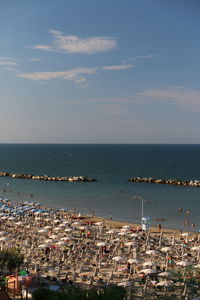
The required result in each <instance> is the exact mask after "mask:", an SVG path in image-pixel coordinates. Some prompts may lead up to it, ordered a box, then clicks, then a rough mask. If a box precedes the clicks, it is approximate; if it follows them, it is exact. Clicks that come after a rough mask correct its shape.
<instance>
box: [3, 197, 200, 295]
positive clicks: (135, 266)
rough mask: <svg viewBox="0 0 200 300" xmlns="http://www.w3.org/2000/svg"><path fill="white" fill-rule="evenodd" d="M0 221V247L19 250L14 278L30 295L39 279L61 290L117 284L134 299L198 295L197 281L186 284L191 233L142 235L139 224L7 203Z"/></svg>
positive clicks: (194, 253)
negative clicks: (20, 255) (19, 270)
mask: <svg viewBox="0 0 200 300" xmlns="http://www.w3.org/2000/svg"><path fill="white" fill-rule="evenodd" d="M0 222H1V231H0V248H1V250H3V249H9V248H12V247H13V248H14V247H20V248H21V251H22V253H23V254H24V266H22V268H23V269H24V270H26V271H27V275H24V277H23V276H19V277H17V280H18V281H20V284H21V285H20V286H23V284H24V285H27V284H28V288H29V289H30V291H31V287H32V285H34V284H36V282H37V284H39V283H41V281H42V282H43V283H45V284H47V285H48V284H51V285H52V284H53V285H60V286H62V287H67V286H68V285H73V286H81V287H87V288H101V287H102V286H105V285H110V284H117V285H119V286H124V287H125V288H126V289H127V290H128V292H129V293H130V294H131V295H132V296H135V297H136V296H138V297H142V296H144V295H148V294H149V295H151V294H152V295H154V296H155V295H161V296H162V295H164V293H167V292H168V293H169V294H170V295H177V293H178V295H179V296H180V295H182V294H184V293H186V290H187V293H190V294H191V295H193V294H194V295H197V294H198V289H197V288H195V284H196V285H197V284H198V283H194V284H193V285H194V286H193V285H192V286H191V282H192V279H194V280H198V278H199V268H200V264H199V254H200V235H199V234H197V233H191V232H181V231H177V230H172V229H166V228H165V229H164V228H162V229H160V230H158V228H157V227H151V228H150V231H142V230H141V226H140V225H139V224H133V223H126V222H118V221H115V220H109V219H104V218H100V217H96V216H85V215H82V214H81V213H79V212H77V211H66V210H64V209H52V208H47V207H42V206H41V204H40V203H34V202H21V203H17V202H13V201H11V200H8V199H1V201H0ZM162 273H164V275H163V274H162ZM191 278H192V279H191ZM10 280H13V277H12V279H10ZM194 280H193V281H194ZM8 286H9V289H10V292H12V287H11V285H9V281H8ZM168 287H170V288H168ZM174 297H175V296H174ZM174 299H176V298H174ZM177 299H179V298H177Z"/></svg>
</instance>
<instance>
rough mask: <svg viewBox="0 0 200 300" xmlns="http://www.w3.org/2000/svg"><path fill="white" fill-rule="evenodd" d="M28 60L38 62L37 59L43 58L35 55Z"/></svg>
mask: <svg viewBox="0 0 200 300" xmlns="http://www.w3.org/2000/svg"><path fill="white" fill-rule="evenodd" d="M28 61H31V62H37V61H41V58H39V57H33V58H29V59H28Z"/></svg>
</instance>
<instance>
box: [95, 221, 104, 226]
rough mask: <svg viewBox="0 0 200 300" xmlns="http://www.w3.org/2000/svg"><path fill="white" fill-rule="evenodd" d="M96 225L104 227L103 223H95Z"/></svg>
mask: <svg viewBox="0 0 200 300" xmlns="http://www.w3.org/2000/svg"><path fill="white" fill-rule="evenodd" d="M94 225H97V226H101V225H103V222H96V223H94Z"/></svg>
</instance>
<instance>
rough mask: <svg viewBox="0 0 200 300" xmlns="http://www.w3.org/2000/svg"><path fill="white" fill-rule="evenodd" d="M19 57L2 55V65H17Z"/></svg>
mask: <svg viewBox="0 0 200 300" xmlns="http://www.w3.org/2000/svg"><path fill="white" fill-rule="evenodd" d="M17 65H18V63H17V59H14V58H11V57H4V56H0V66H17Z"/></svg>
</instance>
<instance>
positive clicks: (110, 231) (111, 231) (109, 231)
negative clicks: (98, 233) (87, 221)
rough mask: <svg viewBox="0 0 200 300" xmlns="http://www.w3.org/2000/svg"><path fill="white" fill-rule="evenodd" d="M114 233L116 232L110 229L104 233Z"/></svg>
mask: <svg viewBox="0 0 200 300" xmlns="http://www.w3.org/2000/svg"><path fill="white" fill-rule="evenodd" d="M115 232H116V230H114V229H110V230H108V231H107V232H106V233H109V234H112V233H115Z"/></svg>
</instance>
